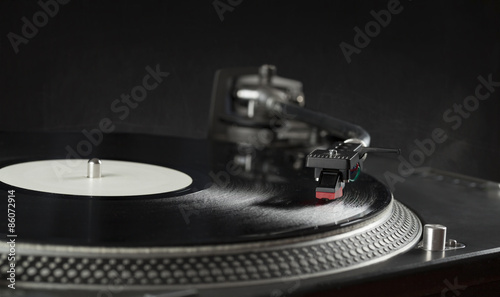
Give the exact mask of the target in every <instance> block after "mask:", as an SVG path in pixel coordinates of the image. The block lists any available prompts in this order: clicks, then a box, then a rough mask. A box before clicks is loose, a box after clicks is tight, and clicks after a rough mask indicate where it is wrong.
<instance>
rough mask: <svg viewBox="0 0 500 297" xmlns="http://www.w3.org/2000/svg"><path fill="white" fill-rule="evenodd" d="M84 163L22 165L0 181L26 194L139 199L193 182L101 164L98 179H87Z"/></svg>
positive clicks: (167, 171) (174, 173)
mask: <svg viewBox="0 0 500 297" xmlns="http://www.w3.org/2000/svg"><path fill="white" fill-rule="evenodd" d="M87 161H88V160H83V159H78V160H74V159H71V160H69V159H62V160H45V161H34V162H25V163H19V164H14V165H10V166H6V167H4V168H1V169H0V181H2V182H3V183H5V184H8V185H11V186H15V187H19V188H24V189H28V190H34V191H40V192H47V193H55V194H65V195H80V196H139V195H150V194H160V193H166V192H172V191H177V190H181V189H184V188H186V187H187V186H189V185H190V184H191V183H192V182H193V180H192V179H191V177H190V176H189V175H187V174H185V173H183V172H180V171H178V170H174V169H171V168H167V167H162V166H157V165H150V164H144V163H136V162H127V161H115V160H102V161H101V162H102V164H101V171H102V176H101V177H100V178H88V177H87Z"/></svg>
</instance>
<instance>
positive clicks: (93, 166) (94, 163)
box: [87, 158, 101, 178]
mask: <svg viewBox="0 0 500 297" xmlns="http://www.w3.org/2000/svg"><path fill="white" fill-rule="evenodd" d="M87 177H88V178H100V177H101V160H99V159H98V158H93V159H90V160H89V162H88V163H87Z"/></svg>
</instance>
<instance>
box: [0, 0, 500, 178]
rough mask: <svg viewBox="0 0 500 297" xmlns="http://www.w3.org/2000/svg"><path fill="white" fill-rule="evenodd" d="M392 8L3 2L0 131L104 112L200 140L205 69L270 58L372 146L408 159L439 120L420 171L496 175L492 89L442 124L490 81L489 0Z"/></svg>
mask: <svg viewBox="0 0 500 297" xmlns="http://www.w3.org/2000/svg"><path fill="white" fill-rule="evenodd" d="M61 2H63V1H62V0H61ZM40 3H42V4H43V3H55V2H54V0H41V2H40ZM396 4H397V3H396V1H395V0H391V1H388V0H384V1H250V0H243V1H241V0H232V1H228V0H217V1H179V0H178V1H76V0H73V1H71V2H69V3H67V4H58V6H59V7H58V11H57V12H54V11H55V10H56V9H55V7H54V5H52V6H50V5H49V6H50V7H49V8H50V9H51V10H52V13H51V14H52V15H53V16H49V17H47V19H46V20H45V19H44V18H43V15H42V13H39V12H40V11H43V10H42V8H41V6H40V4H39V3H37V1H14V0H10V1H6V0H3V1H1V2H0V11H1V13H0V14H1V21H0V22H1V23H0V29H1V32H0V33H1V38H0V42H1V44H0V71H1V74H0V78H1V79H0V98H1V99H0V100H1V106H0V130H4V131H26V130H33V131H61V130H64V131H68V130H69V131H80V130H82V129H92V128H95V127H97V125H98V123H99V121H100V120H101V119H102V118H105V117H108V118H110V119H112V120H113V122H114V124H116V126H117V129H116V131H117V132H137V133H153V134H165V135H182V136H187V137H196V138H202V137H205V136H206V133H207V123H208V108H209V101H210V93H211V87H212V80H213V75H214V72H215V71H216V69H219V68H225V67H238V66H258V65H260V64H263V63H272V64H275V65H277V67H278V74H280V75H282V76H285V77H290V78H295V79H298V80H301V81H303V82H304V86H305V94H306V104H307V106H308V108H310V109H313V110H321V111H322V112H325V113H327V114H330V115H332V116H336V117H339V118H342V119H346V120H350V121H352V122H355V123H357V124H359V125H361V126H363V127H365V128H366V129H367V130H369V132H370V133H371V134H372V138H373V142H372V145H374V146H389V147H401V148H402V149H403V156H404V157H406V158H407V157H408V155H409V153H410V152H412V151H413V150H415V148H416V147H415V140H423V139H426V138H429V137H431V133H432V131H433V130H434V129H435V128H442V129H443V130H444V131H445V132H446V134H447V135H448V139H447V141H445V142H444V143H442V144H438V145H437V147H436V152H435V153H433V154H431V155H430V156H429V157H427V158H426V160H425V163H424V164H423V166H433V167H436V168H440V169H444V170H452V171H457V172H460V173H463V174H467V175H472V176H477V177H482V178H486V179H490V180H496V181H500V170H499V169H498V168H499V166H500V158H499V157H498V147H499V145H500V137H499V133H498V131H499V128H500V120H499V116H500V114H499V111H500V104H499V100H500V87H498V86H497V87H496V89H495V88H494V89H493V91H494V92H492V93H491V95H490V97H489V98H488V99H487V100H484V101H481V100H478V101H476V103H477V106H474V104H475V102H474V101H473V99H471V100H472V101H468V104H469V106H472V107H474V108H475V107H477V110H473V111H471V112H470V114H469V115H467V116H468V118H464V116H460V118H463V119H462V121H461V123H460V125H458V123H457V122H455V120H457V118H454V120H453V121H452V122H451V123H448V122H446V121H445V120H444V119H443V114H444V113H446V112H447V110H449V109H453V105H454V104H463V103H464V100H465V98H466V97H467V96H470V95H474V94H475V89H476V87H477V86H478V84H480V82H479V81H478V76H482V77H484V78H488V75H492V80H493V81H496V82H498V81H500V73H499V72H500V71H499V57H500V2H499V1H451V0H450V1H440V2H438V1H423V0H413V1H410V0H401V2H400V4H399V6H397V5H396ZM47 5H48V4H47ZM388 5H389V6H391V5H396V8H394V9H396V10H397V11H399V13H397V14H392V16H391V20H390V22H389V23H388V24H386V26H385V27H380V26H379V27H380V32H376V31H372V33H371V34H372V36H373V37H372V38H370V39H371V40H370V42H369V43H368V44H366V43H367V41H366V40H364V42H365V44H363V45H362V46H364V48H360V49H359V51H358V53H354V54H352V55H351V56H350V59H351V62H350V63H348V62H347V60H346V58H345V56H344V54H343V53H342V50H341V47H340V44H341V43H342V42H345V43H348V44H351V45H353V46H354V45H355V43H354V38H355V35H356V32H355V30H354V28H355V27H359V28H361V29H362V30H364V28H365V25H366V24H369V22H371V21H373V20H374V16H373V15H372V14H371V13H370V12H371V11H372V10H373V11H375V12H379V11H380V10H382V9H385V10H387V9H388ZM215 6H217V7H218V9H221V10H222V9H223V7H224V6H225V7H226V8H230V9H229V10H227V11H225V12H224V13H223V14H221V13H220V11H219V13H218V12H217V9H216V7H215ZM394 9H393V11H394ZM221 15H222V17H223V20H222V17H221ZM34 16H38V19H37V20H36V22H37V23H38V25H40V28H38V32H37V33H36V35H35V36H31V38H26V40H23V41H24V43H21V42H20V41H19V40H21V39H20V38H21V37H22V34H23V32H22V31H23V26H24V25H23V24H24V22H25V21H24V20H23V17H26V19H27V20H28V21H29V22H33V17H34ZM44 22H45V23H46V24H44ZM370 24H372V25H373V23H370ZM371 29H372V30H376V27H374V26H372V27H371ZM10 32H11V33H10ZM28 33H29V32H28ZM31 33H32V32H31ZM377 33H378V34H377ZM14 34H15V35H14ZM28 35H29V34H28ZM32 35H33V34H32ZM13 36H17V37H13ZM16 38H17V39H16ZM22 38H24V37H22ZM360 41H362V40H360ZM13 43H14V44H17V45H14V46H13ZM15 47H17V49H18V52H17V53H15ZM157 64H159V65H160V66H159V67H160V69H161V71H164V72H169V73H170V75H169V76H168V77H167V78H165V79H164V81H163V82H162V83H161V84H160V85H159V86H158V87H157V88H156V89H154V90H152V91H150V92H148V94H147V97H146V99H145V100H144V101H142V102H140V104H138V106H137V107H136V108H135V109H131V110H130V114H129V116H127V117H126V118H124V119H123V120H121V119H120V118H119V117H118V114H117V113H114V112H113V111H112V109H111V104H112V102H113V101H114V100H117V99H119V98H120V95H121V94H123V93H125V94H128V93H130V91H131V90H132V88H133V87H135V86H137V85H139V84H141V81H142V78H143V77H144V75H145V74H146V73H147V72H146V70H145V67H147V66H151V67H153V68H154V67H155V66H156V65H157ZM485 90H486V89H485V88H483V89H482V91H481V92H486V91H485ZM468 113H469V112H468ZM452 114H455V112H454V111H453V110H452V111H451V113H450V114H448V116H449V117H450V116H452ZM453 116H456V115H453ZM449 121H451V119H450V120H449ZM454 124H456V125H457V126H458V127H456V129H454V128H453V127H452V126H453V125H454ZM82 137H83V136H82Z"/></svg>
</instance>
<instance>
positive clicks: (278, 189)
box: [0, 133, 392, 247]
mask: <svg viewBox="0 0 500 297" xmlns="http://www.w3.org/2000/svg"><path fill="white" fill-rule="evenodd" d="M2 139H10V141H9V142H8V143H3V144H1V146H0V153H1V156H2V157H1V159H0V168H3V167H5V166H8V165H12V164H18V163H21V162H27V161H33V160H50V159H59V158H61V159H63V158H66V157H67V155H68V147H70V148H71V147H77V146H78V143H79V142H81V141H82V139H83V136H82V135H81V134H78V133H53V134H48V133H40V134H38V133H30V134H29V135H27V134H26V133H16V134H5V133H4V135H3V137H2ZM237 152H238V148H237V147H236V146H235V145H233V144H231V143H222V142H211V141H208V140H196V139H183V138H173V137H160V136H148V135H129V134H110V135H105V137H104V138H103V140H102V142H101V143H100V144H99V145H97V146H95V147H94V148H93V151H92V152H91V153H89V154H88V155H87V156H85V158H91V157H99V158H101V159H112V160H124V161H133V162H140V163H146V164H154V165H159V166H165V167H168V168H172V169H175V170H178V171H181V172H184V173H186V174H188V175H189V176H190V177H191V178H192V179H193V183H192V184H191V185H189V186H188V187H186V188H183V189H180V190H176V191H171V192H166V193H159V194H153V195H136V196H127V197H119V196H117V197H99V196H78V195H65V194H55V193H48V192H40V191H34V190H27V189H23V188H19V187H15V186H12V185H8V184H5V183H1V184H0V188H1V192H7V191H8V190H12V189H13V190H15V192H16V214H17V217H16V221H17V225H16V229H17V232H18V234H19V236H22V238H23V242H30V243H39V244H57V245H76V246H118V247H141V246H143V247H154V246H196V245H214V244H227V243H241V242H248V241H262V240H272V239H278V238H287V237H294V236H303V235H311V234H316V233H320V232H325V231H330V230H336V229H339V228H344V227H346V226H349V225H352V224H355V223H358V222H361V221H363V220H367V219H369V218H370V217H373V216H375V215H376V214H379V213H380V212H381V211H383V210H384V209H386V207H387V206H388V205H389V204H390V203H391V201H392V195H391V193H390V192H389V191H388V189H387V188H386V187H385V186H384V185H382V184H381V183H380V182H378V181H377V180H375V179H374V178H372V177H371V176H369V175H366V174H361V176H360V177H359V180H358V181H356V183H351V184H348V185H346V187H345V189H344V196H343V197H341V198H340V199H337V200H334V201H331V202H324V201H321V200H318V199H316V198H315V181H314V179H313V173H312V170H311V169H307V168H302V167H301V168H300V169H294V167H293V166H292V165H291V164H290V162H291V161H290V158H289V154H288V155H287V154H286V153H283V152H282V151H278V152H276V151H273V150H271V149H270V150H263V151H258V152H255V153H254V154H253V159H252V163H251V165H252V166H253V169H252V170H244V169H243V168H240V167H238V166H237V165H236V164H235V163H234V162H233V160H234V159H235V154H237ZM292 155H293V154H292ZM2 195H3V194H2ZM5 207H6V206H5V205H1V206H0V211H3V210H2V209H4V210H5ZM6 229H7V226H6V221H3V222H1V223H0V230H2V232H3V230H6Z"/></svg>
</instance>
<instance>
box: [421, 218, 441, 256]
mask: <svg viewBox="0 0 500 297" xmlns="http://www.w3.org/2000/svg"><path fill="white" fill-rule="evenodd" d="M445 244H446V227H445V226H443V225H439V224H426V225H425V226H424V239H423V241H422V248H423V249H424V250H427V251H444V250H445Z"/></svg>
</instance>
